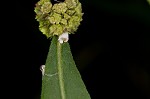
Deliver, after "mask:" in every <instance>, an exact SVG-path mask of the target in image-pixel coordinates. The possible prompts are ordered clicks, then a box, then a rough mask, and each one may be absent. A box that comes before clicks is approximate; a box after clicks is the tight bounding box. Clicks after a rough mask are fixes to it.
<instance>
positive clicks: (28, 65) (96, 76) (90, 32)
mask: <svg viewBox="0 0 150 99" xmlns="http://www.w3.org/2000/svg"><path fill="white" fill-rule="evenodd" d="M37 2H38V0H24V1H22V0H20V1H16V4H15V7H16V17H15V18H16V20H15V23H16V24H17V26H15V29H16V34H17V35H16V36H15V38H14V39H16V41H15V42H13V44H14V46H13V47H12V49H14V50H12V51H14V52H12V53H14V56H13V57H17V59H16V61H17V64H18V65H19V66H18V67H19V68H17V70H16V71H14V73H16V72H17V77H16V78H17V82H16V86H15V87H19V89H18V90H15V88H14V90H15V91H14V92H15V93H16V95H18V94H17V93H19V95H20V96H19V97H20V99H24V98H25V99H40V88H41V72H40V70H39V68H40V65H42V64H44V63H45V60H46V56H47V53H48V48H49V44H50V40H48V39H47V38H46V37H45V36H44V35H43V34H42V33H41V32H40V31H39V29H38V22H37V21H36V20H35V12H34V7H35V3H37ZM80 2H81V3H82V8H83V12H84V15H83V21H82V22H81V25H80V26H79V29H78V31H77V32H76V33H75V34H73V35H70V39H69V44H70V48H71V51H72V55H73V57H74V60H75V62H76V65H77V67H78V69H79V71H80V73H81V76H82V78H83V81H84V82H85V85H86V87H87V90H88V92H89V93H90V95H91V99H107V98H116V99H129V98H132V99H137V98H138V99H150V72H149V69H150V61H149V59H150V58H149V57H150V32H149V30H150V5H148V3H147V2H146V0H124V1H122V2H121V1H120V0H80ZM12 15H13V14H12ZM12 25H13V24H12Z"/></svg>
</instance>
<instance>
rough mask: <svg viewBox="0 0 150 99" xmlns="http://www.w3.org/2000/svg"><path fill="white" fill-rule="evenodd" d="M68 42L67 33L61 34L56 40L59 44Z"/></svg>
mask: <svg viewBox="0 0 150 99" xmlns="http://www.w3.org/2000/svg"><path fill="white" fill-rule="evenodd" d="M68 40H69V34H68V32H65V33H63V34H61V35H60V36H59V38H58V41H59V43H61V44H62V43H63V42H68Z"/></svg>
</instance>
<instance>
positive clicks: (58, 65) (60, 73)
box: [57, 42, 66, 99]
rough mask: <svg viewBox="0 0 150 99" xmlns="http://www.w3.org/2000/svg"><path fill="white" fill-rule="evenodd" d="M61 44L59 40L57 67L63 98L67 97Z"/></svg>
mask: <svg viewBox="0 0 150 99" xmlns="http://www.w3.org/2000/svg"><path fill="white" fill-rule="evenodd" d="M61 50H62V49H61V44H60V43H59V42H57V59H58V60H57V61H58V62H57V63H58V64H57V67H58V79H59V85H60V93H61V97H62V99H66V95H65V88H64V78H63V68H62V61H61V60H62V57H61Z"/></svg>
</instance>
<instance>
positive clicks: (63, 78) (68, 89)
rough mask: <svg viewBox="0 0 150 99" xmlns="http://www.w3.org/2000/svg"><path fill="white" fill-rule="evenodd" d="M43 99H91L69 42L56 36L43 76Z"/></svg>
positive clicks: (52, 42) (53, 39)
mask: <svg viewBox="0 0 150 99" xmlns="http://www.w3.org/2000/svg"><path fill="white" fill-rule="evenodd" d="M41 99H91V98H90V95H89V93H88V91H87V89H86V86H85V85H84V82H83V81H82V78H81V75H80V73H79V71H78V69H77V68H76V65H75V62H74V60H73V57H72V54H71V51H70V47H69V43H68V42H67V43H63V44H60V43H59V42H58V37H57V36H54V37H53V38H52V41H51V45H50V49H49V52H48V56H47V60H46V64H45V73H44V76H43V77H42V92H41Z"/></svg>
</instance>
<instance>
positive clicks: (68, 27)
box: [34, 0, 83, 38]
mask: <svg viewBox="0 0 150 99" xmlns="http://www.w3.org/2000/svg"><path fill="white" fill-rule="evenodd" d="M34 11H35V13H36V20H37V21H38V22H39V29H40V31H41V32H42V33H43V34H44V35H46V36H47V38H49V37H52V36H54V35H58V36H60V35H62V34H63V33H66V32H67V33H69V34H71V33H74V32H75V31H76V30H77V28H78V26H79V25H80V22H81V21H82V16H83V13H82V8H81V3H80V2H79V1H78V0H65V1H64V2H59V3H55V4H52V3H51V2H50V0H40V1H39V2H37V3H36V6H35V10H34Z"/></svg>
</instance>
